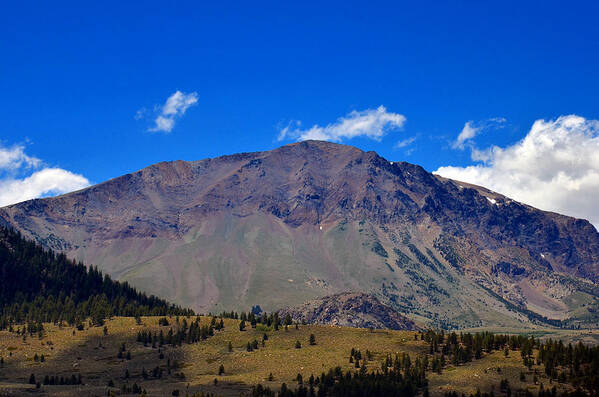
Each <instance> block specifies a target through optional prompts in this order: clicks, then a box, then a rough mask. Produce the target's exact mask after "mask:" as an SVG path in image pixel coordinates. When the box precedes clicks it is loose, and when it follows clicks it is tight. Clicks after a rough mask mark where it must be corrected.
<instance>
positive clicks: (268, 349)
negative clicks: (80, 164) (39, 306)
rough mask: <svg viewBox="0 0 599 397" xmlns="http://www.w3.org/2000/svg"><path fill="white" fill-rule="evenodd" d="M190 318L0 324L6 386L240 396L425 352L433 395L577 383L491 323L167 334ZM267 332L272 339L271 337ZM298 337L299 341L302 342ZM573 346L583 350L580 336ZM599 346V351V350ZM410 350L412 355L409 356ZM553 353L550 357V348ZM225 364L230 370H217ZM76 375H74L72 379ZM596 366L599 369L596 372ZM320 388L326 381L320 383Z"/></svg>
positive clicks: (53, 392) (21, 392)
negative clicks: (28, 331) (455, 328)
mask: <svg viewBox="0 0 599 397" xmlns="http://www.w3.org/2000/svg"><path fill="white" fill-rule="evenodd" d="M164 320H166V322H165V321H164ZM184 321H186V322H187V324H188V325H189V324H193V323H195V321H196V318H195V317H179V318H176V317H166V318H163V317H142V318H141V321H140V322H136V320H135V319H134V318H131V317H129V318H125V317H114V318H112V319H110V320H107V321H106V329H107V332H106V333H104V332H103V329H102V328H101V327H87V326H85V328H84V329H81V330H79V329H76V328H73V327H59V326H57V325H54V324H44V332H43V333H42V335H41V337H38V336H37V335H33V336H32V337H27V338H23V336H22V334H21V333H17V331H19V330H20V329H17V328H15V332H12V333H11V332H8V331H6V330H4V331H0V358H1V360H0V395H2V396H29V395H30V396H39V395H44V396H46V395H47V396H65V397H66V396H69V397H70V396H103V395H109V393H110V392H113V393H114V394H115V395H133V393H130V392H123V388H125V390H130V391H132V390H133V388H134V387H138V388H139V389H137V390H138V392H139V393H141V392H142V390H146V391H147V395H148V396H150V397H152V396H171V395H173V394H172V393H173V392H174V391H176V390H179V395H180V396H185V395H186V394H188V395H189V396H194V397H199V396H201V395H202V394H201V393H215V394H216V395H218V396H225V397H227V396H239V395H240V393H242V392H244V393H246V395H248V394H249V391H250V390H251V388H252V387H253V386H254V385H256V384H262V385H263V386H265V387H269V388H271V389H274V390H279V389H280V387H281V385H282V384H283V383H286V385H287V386H288V387H289V389H292V390H293V389H295V388H297V387H298V386H299V383H298V381H297V379H298V378H297V375H298V374H300V375H302V378H303V384H304V385H306V386H308V385H309V384H310V377H311V376H312V375H313V376H314V378H317V377H321V376H322V374H323V373H325V374H326V373H328V371H329V369H334V368H336V367H340V370H342V371H343V372H344V373H345V372H346V371H350V372H352V373H359V372H360V371H362V369H361V368H362V367H365V369H366V371H367V373H371V372H377V371H379V372H381V371H382V368H383V367H384V366H385V363H387V368H388V369H392V368H393V367H394V366H395V365H396V363H398V364H397V365H398V366H399V367H401V368H402V369H401V371H402V375H403V373H404V369H405V368H406V367H407V366H408V365H410V366H413V367H415V366H416V365H417V363H418V362H419V361H420V362H421V363H422V360H424V358H425V357H426V358H427V360H428V367H427V370H426V371H425V376H426V378H427V379H428V389H429V391H430V395H432V396H435V397H437V396H438V397H440V396H443V395H444V393H445V392H447V391H452V390H453V391H457V392H458V393H459V394H458V395H461V394H462V393H465V394H466V395H469V394H471V393H472V394H474V393H476V391H477V389H479V390H480V391H481V393H490V392H491V391H492V390H493V391H494V394H495V395H500V394H501V395H506V394H505V392H501V393H500V385H501V382H502V381H503V380H504V379H506V380H508V384H509V387H510V390H511V391H512V392H513V395H519V394H518V392H519V391H522V392H523V393H524V391H526V390H528V391H529V392H531V393H533V395H534V396H537V394H538V392H539V390H540V388H541V387H542V386H541V385H544V388H545V389H546V390H549V389H550V388H552V387H553V386H555V387H556V388H557V391H558V392H559V393H560V394H558V395H561V392H562V391H567V390H573V387H572V386H571V383H570V380H566V381H563V380H561V381H559V382H558V379H559V378H560V377H561V376H562V375H560V374H562V373H563V374H568V373H569V371H570V369H569V367H568V361H567V360H566V361H563V364H560V365H559V366H558V367H557V371H556V373H555V374H554V375H555V377H554V378H553V380H550V377H549V375H547V374H546V370H545V368H546V366H545V364H544V362H541V363H537V362H536V360H530V361H529V362H528V363H529V364H531V366H530V368H529V367H527V366H526V365H524V362H523V358H522V356H523V354H522V346H521V344H519V343H521V342H517V341H518V340H521V339H515V340H514V343H513V346H512V347H509V348H508V355H507V356H506V354H505V346H506V345H509V344H510V342H509V338H508V339H505V338H502V337H498V338H491V337H490V334H488V333H481V334H478V336H476V335H474V336H473V335H470V334H464V336H462V337H460V336H455V340H454V339H453V337H452V336H451V335H450V334H445V335H444V338H443V341H441V339H440V334H434V333H430V332H427V333H419V332H413V331H391V330H374V331H371V330H368V329H362V328H348V327H330V326H322V325H305V326H304V325H299V326H298V328H297V329H296V328H295V327H294V326H291V327H289V329H288V330H287V331H285V330H284V329H283V328H280V329H279V331H275V330H274V329H273V328H272V327H263V326H261V325H257V326H256V328H251V327H250V326H249V325H248V326H247V327H246V328H245V330H244V331H240V329H239V320H233V319H227V318H225V319H223V323H224V328H222V329H220V330H214V332H213V335H212V336H209V337H208V338H207V339H203V340H201V341H198V342H193V343H187V342H186V341H183V342H182V343H181V344H180V345H179V344H171V343H169V342H168V341H167V338H166V336H167V335H168V334H169V331H170V330H171V329H172V330H173V333H174V334H176V333H178V330H180V329H181V328H182V327H183V326H184ZM211 322H212V319H211V318H210V317H201V318H200V319H199V324H200V325H201V326H202V327H208V326H209V325H210V324H211ZM216 322H217V323H218V322H219V320H217V321H216ZM537 332H543V330H541V329H539V330H537ZM545 332H547V331H545ZM560 332H563V331H560ZM571 332H579V331H571ZM161 333H162V334H163V335H165V338H164V341H163V342H161V341H160V334H161ZM140 334H144V335H147V334H151V335H156V337H155V339H154V342H152V341H139V340H140V339H139V335H140ZM265 334H266V335H267V339H266V340H265V341H264V344H263V343H262V340H263V339H264V335H265ZM310 335H314V337H315V344H313V345H311V344H310V343H309V340H310ZM483 336H484V337H483ZM552 336H553V337H555V335H552ZM595 336H597V334H596V333H595ZM254 340H256V341H257V345H258V348H256V349H254V348H252V350H251V351H248V348H247V345H248V343H250V344H252V342H253V341H254ZM297 341H299V342H300V344H301V348H296V342H297ZM455 341H459V342H460V345H457V346H456V345H455V343H454V342H455ZM477 341H479V342H480V341H484V342H485V344H486V345H485V350H484V351H483V352H482V353H481V355H480V357H477V356H475V355H474V354H475V351H476V349H477V347H476V346H477V343H478V342H477ZM462 343H463V344H462ZM468 344H473V346H474V349H472V350H470V353H469V355H466V356H463V353H464V352H465V351H466V350H467V349H464V347H465V346H468ZM435 345H436V349H435V348H434V347H435ZM229 346H230V347H229ZM458 346H461V347H462V349H460V348H458ZM564 346H565V347H566V348H567V344H565V345H564V344H562V348H563V347H564ZM431 349H432V351H431ZM487 349H488V350H487ZM352 350H353V351H354V354H353V355H352ZM575 350H576V352H582V351H584V349H581V348H580V347H579V346H576V349H575ZM539 351H540V350H539V343H538V339H536V338H535V347H534V349H533V351H532V353H533V357H536V356H537V355H538V354H539ZM556 351H557V350H556ZM358 352H359V354H358ZM442 353H443V354H444V355H445V356H444V357H445V358H444V359H445V363H444V364H443V365H441V363H440V357H441V354H442ZM576 354H578V353H576ZM594 354H595V356H594V357H595V359H596V357H597V351H595V353H594ZM406 355H408V356H409V360H406ZM42 356H43V358H42ZM350 356H351V357H352V360H351V361H350ZM525 356H526V354H525ZM358 357H359V358H358ZM454 357H457V358H455V359H454ZM460 357H461V358H460ZM356 358H358V360H356ZM396 358H399V362H398V360H397V359H396ZM547 358H552V357H551V356H549V355H547ZM591 358H592V356H589V357H587V358H584V359H583V360H582V361H580V362H579V370H577V372H576V375H575V376H574V377H573V380H576V379H578V377H580V376H582V374H583V373H584V372H585V371H587V369H590V368H591V367H590V366H589V365H588V361H589V360H590V359H591ZM389 359H390V360H391V363H390V364H389V361H388V360H389ZM562 359H563V358H560V360H562ZM356 361H359V363H358V365H359V368H356ZM533 361H534V362H533ZM556 362H557V361H556ZM560 362H561V361H560ZM221 365H222V368H223V370H224V372H222V373H221V374H219V368H220V367H221ZM549 372H550V373H551V372H552V371H549ZM32 374H33V376H34V380H35V382H39V383H40V388H39V389H37V388H36V385H35V384H30V383H29V382H30V379H31V375H32ZM73 376H74V379H75V381H74V382H72V381H71V380H72V379H73ZM590 376H591V377H592V376H593V374H592V373H591V375H590ZM594 376H595V377H596V376H597V374H596V372H595V373H594ZM61 379H62V382H61ZM79 379H81V381H80V384H79ZM215 379H216V382H215V381H214V380H215ZM67 380H68V381H67ZM315 382H316V381H315ZM578 382H579V384H580V385H583V386H582V387H586V386H584V385H585V384H586V383H585V382H580V379H578ZM591 384H592V383H588V385H591ZM595 385H596V383H595ZM315 389H316V390H318V384H316V386H315ZM249 395H251V394H249ZM308 395H309V394H308ZM328 395H333V396H335V395H337V394H328ZM344 395H346V394H344ZM369 395H371V396H372V395H373V394H369ZM379 395H380V394H379ZM404 395H405V396H408V395H409V394H407V393H406V394H404ZM204 396H205V394H204Z"/></svg>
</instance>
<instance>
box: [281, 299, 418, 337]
mask: <svg viewBox="0 0 599 397" xmlns="http://www.w3.org/2000/svg"><path fill="white" fill-rule="evenodd" d="M287 314H289V315H290V316H291V318H292V319H293V321H295V322H300V323H306V324H324V325H337V326H344V327H358V328H375V329H395V330H415V329H417V327H416V324H414V322H413V321H411V320H409V319H407V318H406V317H404V316H402V315H400V314H399V313H398V312H397V311H396V310H394V309H393V308H391V307H389V306H387V305H385V304H383V303H381V301H380V300H379V299H378V298H377V297H376V296H374V295H372V294H365V293H355V292H353V293H352V292H344V293H340V294H335V295H332V296H325V297H323V298H320V299H315V300H312V301H310V302H306V303H304V304H302V305H300V306H297V307H290V308H285V309H282V310H279V317H280V318H285V316H286V315H287Z"/></svg>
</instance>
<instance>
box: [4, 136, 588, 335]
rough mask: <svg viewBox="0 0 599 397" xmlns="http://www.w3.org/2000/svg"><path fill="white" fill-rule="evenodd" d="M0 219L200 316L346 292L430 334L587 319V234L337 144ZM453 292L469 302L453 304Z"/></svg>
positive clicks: (567, 222) (179, 166)
mask: <svg viewBox="0 0 599 397" xmlns="http://www.w3.org/2000/svg"><path fill="white" fill-rule="evenodd" d="M0 220H3V222H4V223H5V224H7V225H10V226H12V227H15V228H16V229H18V230H20V231H21V232H22V233H24V234H25V235H27V236H29V237H31V238H34V239H35V240H37V241H38V242H40V243H41V244H43V245H45V246H47V247H50V248H54V249H58V250H61V251H63V252H66V253H67V254H68V255H69V256H70V257H73V258H77V259H78V260H83V261H84V262H85V263H93V264H96V265H98V266H99V267H100V268H101V269H102V270H104V271H106V272H108V273H109V274H111V275H113V276H115V277H116V278H117V279H123V280H128V281H130V282H131V283H132V284H133V285H136V286H138V287H140V288H141V289H143V290H147V291H148V292H151V293H154V294H156V295H158V296H162V297H165V298H167V299H169V300H171V301H173V302H175V303H178V304H184V305H190V306H192V307H193V308H194V309H198V310H219V309H232V308H235V309H244V308H247V307H250V306H251V305H253V304H260V305H261V306H263V307H265V308H267V310H275V309H278V308H280V307H284V306H289V305H296V304H300V303H303V302H304V301H307V300H311V299H316V298H320V297H322V296H327V295H331V294H334V293H339V292H343V291H347V290H356V291H364V292H369V293H374V294H376V295H377V296H378V297H379V298H381V299H382V300H383V301H384V302H385V303H389V304H391V305H392V306H393V307H394V308H395V309H397V310H400V311H404V312H406V313H408V314H410V313H411V314H413V315H416V316H422V317H424V318H427V319H429V320H430V321H432V322H433V323H435V324H439V325H444V324H447V325H448V326H468V325H477V324H479V323H481V322H482V323H483V324H487V323H488V324H494V323H498V322H499V323H501V322H505V323H514V322H515V323H520V322H521V321H524V322H527V321H530V319H529V316H528V314H526V313H527V310H528V311H531V312H533V313H536V314H538V315H539V316H540V317H541V318H542V317H547V318H553V319H559V320H569V319H571V321H570V323H571V324H570V325H573V324H580V323H582V324H586V323H588V322H589V321H591V322H594V321H597V320H596V318H595V317H594V315H593V313H592V312H588V313H583V312H582V311H581V310H579V309H580V308H579V306H580V305H579V303H580V302H584V305H585V307H590V308H594V307H595V306H596V305H597V299H596V298H597V296H598V294H597V291H596V290H597V282H598V281H599V234H598V233H597V231H596V230H595V228H594V227H593V226H592V225H591V224H590V223H589V222H588V221H584V220H579V219H574V218H571V217H567V216H564V215H559V214H555V213H550V212H544V211H540V210H537V209H534V208H533V207H530V206H527V205H524V204H521V203H518V202H516V201H514V200H511V199H509V198H507V197H505V196H502V195H500V194H497V193H494V192H491V191H489V190H488V189H485V188H482V187H475V186H474V185H469V184H465V183H463V182H457V181H452V180H448V179H446V178H442V177H439V176H436V175H433V174H430V173H428V172H427V171H426V170H424V169H423V168H422V167H420V166H417V165H413V164H410V163H406V162H390V161H387V160H386V159H384V158H382V157H380V156H379V155H378V154H376V153H375V152H364V151H362V150H360V149H357V148H354V147H351V146H346V145H339V144H334V143H328V142H321V141H304V142H300V143H295V144H290V145H286V146H282V147H280V148H277V149H274V150H272V151H263V152H253V153H240V154H233V155H227V156H221V157H217V158H213V159H204V160H198V161H191V162H186V161H181V160H177V161H173V162H161V163H157V164H154V165H151V166H149V167H146V168H144V169H142V170H140V171H137V172H134V173H131V174H126V175H124V176H122V177H118V178H114V179H111V180H109V181H106V182H104V183H101V184H99V185H95V186H92V187H89V188H86V189H83V190H80V191H77V192H73V193H69V194H67V195H63V196H59V197H55V198H47V199H38V200H31V201H28V202H24V203H19V204H15V205H12V206H9V207H5V208H3V209H0ZM289 280H291V281H289ZM267 286H268V287H269V288H273V291H272V293H267V292H266V291H265V290H264V289H265V288H266V287H267ZM464 288H465V289H466V290H468V291H475V293H473V294H472V296H471V297H469V298H464V297H460V294H459V291H460V290H461V289H464ZM580 294H582V295H580ZM497 297H500V298H501V299H503V300H505V301H507V302H509V304H511V305H514V306H513V307H515V308H516V309H513V308H512V309H507V306H506V304H505V303H503V302H501V299H498V298H497ZM464 299H467V300H469V303H468V305H472V306H473V307H474V309H471V308H468V309H466V308H464V306H468V305H466V302H465V301H464ZM470 301H471V302H470ZM575 301H576V302H579V301H580V302H579V303H576V302H575ZM236 305H237V306H236ZM588 305H590V306H588ZM437 306H439V307H437ZM508 306H509V305H508ZM489 307H492V309H491V311H492V312H493V313H494V314H493V315H492V316H489V315H487V314H485V311H488V308H489ZM456 310H457V312H456ZM514 310H515V311H516V313H514ZM593 310H594V309H593Z"/></svg>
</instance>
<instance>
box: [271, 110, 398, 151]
mask: <svg viewBox="0 0 599 397" xmlns="http://www.w3.org/2000/svg"><path fill="white" fill-rule="evenodd" d="M405 121H406V118H405V117H404V116H403V115H401V114H398V113H391V112H387V109H386V108H385V107H384V106H379V107H378V108H376V109H367V110H362V111H356V110H354V111H352V112H350V113H349V114H348V115H346V116H345V117H340V118H339V119H337V121H336V122H335V123H332V124H328V125H327V126H325V127H321V126H319V125H314V126H313V127H312V128H310V129H307V130H302V129H300V128H299V127H300V123H299V122H296V123H295V126H292V125H288V126H287V127H285V128H283V129H281V131H280V132H279V137H278V140H279V141H281V140H283V139H296V140H299V141H305V140H308V139H316V140H321V141H333V142H340V141H342V140H343V139H351V138H355V137H359V136H363V137H368V138H371V139H374V140H377V141H380V140H381V138H382V137H383V136H385V135H386V134H387V132H389V131H391V130H396V129H399V128H401V127H402V126H403V125H404V123H405Z"/></svg>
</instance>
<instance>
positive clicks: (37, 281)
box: [0, 227, 194, 329]
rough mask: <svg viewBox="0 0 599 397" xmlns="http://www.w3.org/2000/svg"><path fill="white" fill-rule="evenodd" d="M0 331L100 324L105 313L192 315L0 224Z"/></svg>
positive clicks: (108, 315) (119, 314) (106, 316)
mask: <svg viewBox="0 0 599 397" xmlns="http://www.w3.org/2000/svg"><path fill="white" fill-rule="evenodd" d="M0 279H2V283H0V329H7V328H9V327H11V326H12V325H13V324H24V323H28V324H33V325H35V324H40V323H42V322H52V323H61V322H66V323H68V324H69V325H76V324H78V323H81V322H83V321H85V320H86V319H88V318H89V319H90V320H91V321H92V323H93V324H94V325H102V324H103V321H104V319H106V318H109V317H111V316H149V315H153V316H160V315H163V316H164V315H186V316H187V315H193V314H194V313H193V311H191V310H189V309H183V308H181V307H179V306H175V305H172V304H170V303H168V302H167V301H165V300H163V299H159V298H157V297H155V296H147V295H146V294H144V293H141V292H138V291H137V290H136V289H135V288H133V287H131V286H130V285H129V284H128V283H127V282H124V283H121V282H117V281H114V280H112V279H111V278H110V276H108V275H104V274H102V272H100V271H99V270H98V269H97V268H96V267H94V266H90V267H89V268H87V267H86V266H85V265H83V263H81V262H76V261H73V260H70V259H68V258H67V257H66V255H65V254H62V253H56V252H54V251H53V250H50V249H45V248H43V247H42V246H41V245H39V244H37V243H35V242H33V241H30V240H27V239H25V238H23V236H22V235H21V234H20V233H19V232H17V231H15V230H13V229H9V228H5V227H0Z"/></svg>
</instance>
